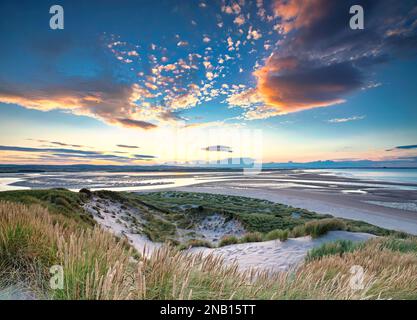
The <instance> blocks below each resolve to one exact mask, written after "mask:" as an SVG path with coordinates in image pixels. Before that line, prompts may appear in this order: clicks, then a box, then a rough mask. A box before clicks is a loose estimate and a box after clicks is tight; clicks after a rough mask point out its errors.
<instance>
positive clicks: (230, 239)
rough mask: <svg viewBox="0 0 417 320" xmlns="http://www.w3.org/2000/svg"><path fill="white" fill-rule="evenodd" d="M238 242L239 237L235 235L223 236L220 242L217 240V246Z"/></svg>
mask: <svg viewBox="0 0 417 320" xmlns="http://www.w3.org/2000/svg"><path fill="white" fill-rule="evenodd" d="M236 243H239V239H238V238H237V237H235V236H224V237H223V238H222V239H221V240H220V242H219V247H224V246H228V245H231V244H236Z"/></svg>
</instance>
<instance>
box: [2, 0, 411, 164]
mask: <svg viewBox="0 0 417 320" xmlns="http://www.w3.org/2000/svg"><path fill="white" fill-rule="evenodd" d="M54 4H59V5H61V6H62V7H63V9H64V29H63V30H60V29H56V30H52V29H51V28H50V25H49V20H50V18H51V17H52V14H50V13H49V9H50V7H51V6H52V5H54ZM354 4H359V5H361V6H362V7H363V10H364V29H363V30H361V29H357V30H352V29H351V28H350V27H349V21H350V19H351V17H352V14H350V13H349V9H350V7H351V6H352V5H354ZM0 34H1V35H2V43H1V45H0V50H1V56H0V57H1V59H0V163H3V164H78V163H89V164H123V165H125V164H136V165H151V164H193V163H197V162H206V161H213V160H217V159H226V158H234V159H240V158H251V159H255V160H256V161H259V162H288V161H295V162H308V161H317V160H336V161H347V160H349V161H350V160H363V159H368V160H375V161H386V160H395V161H398V163H400V164H402V165H405V166H408V165H410V166H412V165H413V166H417V130H416V124H417V81H416V80H415V75H416V74H417V1H415V0H413V1H412V0H404V1H394V0H381V1H373V0H367V1H365V0H364V1H362V0H355V1H351V0H342V1H334V0H333V1H332V0H270V1H267V0H252V1H249V0H232V1H229V0H218V1H217V0H210V1H208V0H187V1H185V0H182V1H175V0H158V1H156V0H153V1H147V0H143V1H139V0H136V1H128V0H121V1H110V0H103V1H93V0H91V1H75V0H72V1H59V2H55V1H54V2H51V1H9V0H6V1H5V0H3V1H1V3H0Z"/></svg>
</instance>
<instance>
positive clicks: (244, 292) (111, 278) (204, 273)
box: [0, 202, 417, 299]
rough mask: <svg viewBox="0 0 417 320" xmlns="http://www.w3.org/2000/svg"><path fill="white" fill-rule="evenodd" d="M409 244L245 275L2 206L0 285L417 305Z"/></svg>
mask: <svg viewBox="0 0 417 320" xmlns="http://www.w3.org/2000/svg"><path fill="white" fill-rule="evenodd" d="M389 241H391V242H389ZM404 241H406V242H404V243H398V242H397V240H395V242H393V241H392V240H389V239H388V240H387V238H378V239H374V240H371V241H369V242H367V243H366V244H364V245H363V246H361V247H360V248H357V249H356V250H354V251H352V252H339V251H340V250H339V251H338V253H337V254H336V255H326V256H323V257H317V259H314V260H312V261H310V262H306V263H304V264H303V265H301V266H300V267H299V268H298V269H297V270H293V271H289V272H281V273H274V274H272V273H268V272H266V271H265V272H257V271H255V270H248V271H245V272H241V271H239V269H238V266H237V265H235V264H232V265H227V266H226V265H225V264H224V262H223V260H222V259H221V258H219V257H217V256H214V255H206V256H204V255H203V254H194V255H191V254H190V253H187V251H179V250H177V249H176V248H174V247H172V246H163V247H161V248H160V249H158V250H156V251H154V252H153V253H152V254H151V255H150V256H146V258H145V255H140V254H137V253H136V252H134V250H133V249H131V248H129V245H128V243H127V241H126V240H120V239H118V238H116V237H114V236H113V235H112V234H111V233H109V232H107V231H104V230H102V229H100V228H98V227H91V228H89V229H86V230H85V229H82V228H81V229H80V228H79V227H77V222H75V221H73V220H71V219H70V218H68V217H66V216H62V217H60V218H57V216H56V215H53V219H52V218H51V215H50V214H49V213H48V211H47V210H46V209H45V208H42V207H40V206H25V205H21V204H15V203H13V204H12V203H7V202H0V262H1V263H0V286H3V287H6V289H7V288H11V287H12V288H15V287H22V286H23V287H24V288H25V290H26V291H29V292H30V296H32V297H36V298H38V299H416V298H417V290H416V288H417V254H416V252H415V251H414V250H413V248H415V244H416V240H415V238H410V239H407V240H404ZM52 265H61V266H62V267H63V270H64V288H63V289H57V290H52V289H51V288H50V286H49V279H50V276H51V275H50V274H49V268H50V267H51V266H52ZM352 266H361V267H363V270H364V275H363V289H361V290H353V289H352V288H351V285H350V281H351V276H352V275H351V273H350V268H351V267H352ZM0 290H1V292H8V291H7V290H2V288H0Z"/></svg>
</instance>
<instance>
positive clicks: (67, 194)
mask: <svg viewBox="0 0 417 320" xmlns="http://www.w3.org/2000/svg"><path fill="white" fill-rule="evenodd" d="M87 199H88V197H87V196H86V195H85V194H84V193H78V192H72V191H69V190H66V189H49V190H19V191H4V192H0V200H4V201H9V202H14V203H23V204H26V205H31V204H38V205H41V206H42V207H44V208H47V209H48V210H49V212H50V213H52V214H60V215H64V216H66V217H69V218H71V219H74V220H76V221H78V222H80V223H81V225H84V226H86V225H89V226H93V225H94V224H95V221H94V219H93V217H92V216H91V215H90V214H88V213H87V212H85V211H84V209H83V208H82V204H83V203H84V202H85V201H86V200H87Z"/></svg>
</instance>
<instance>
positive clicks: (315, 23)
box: [229, 0, 417, 118]
mask: <svg viewBox="0 0 417 320" xmlns="http://www.w3.org/2000/svg"><path fill="white" fill-rule="evenodd" d="M354 4H361V5H362V6H363V8H364V11H365V15H366V28H365V29H364V30H351V29H350V28H349V20H350V18H351V15H350V14H349V8H350V6H351V5H354ZM273 9H274V13H275V19H276V24H275V27H274V29H275V30H277V32H279V33H280V34H281V36H282V39H281V40H279V46H277V49H276V50H275V51H274V52H273V53H272V55H271V56H269V58H268V59H266V61H265V62H264V64H263V65H262V66H260V67H258V68H257V69H256V70H255V72H254V76H255V78H256V80H257V85H256V87H254V88H252V89H253V90H252V91H248V92H249V93H250V94H251V96H252V97H256V99H255V101H256V103H257V104H258V105H257V106H255V107H252V108H251V109H250V110H249V111H248V110H246V111H245V116H246V117H247V118H267V117H270V116H276V115H282V114H288V113H292V112H299V111H303V110H307V109H313V108H319V107H328V106H332V105H335V104H340V103H343V102H345V101H346V99H347V98H348V96H349V95H350V94H352V93H354V92H356V91H359V90H360V89H364V88H365V89H366V88H371V87H372V86H370V85H369V84H370V83H372V79H370V77H369V75H370V74H374V69H375V68H376V67H377V66H378V65H380V64H382V63H386V62H387V61H390V60H392V59H394V58H398V57H412V56H413V55H414V54H416V53H417V24H416V23H415V21H416V19H417V9H416V5H415V2H414V1H407V0H406V1H394V0H386V1H372V0H363V1H360V2H359V3H357V1H354V0H346V1H333V0H311V1H304V0H275V1H274V2H273ZM254 31H256V30H254V29H253V28H250V29H249V34H248V39H249V38H253V39H256V37H257V36H255V35H254V34H253V32H254ZM248 90H249V89H248ZM230 100H231V101H232V102H234V105H239V104H237V103H236V100H242V99H239V97H238V96H233V97H232V98H230V97H229V101H230ZM246 101H249V102H250V100H248V99H246ZM229 103H230V102H229ZM240 106H243V107H245V108H247V107H248V106H247V105H246V104H245V105H242V104H240ZM262 114H264V116H262Z"/></svg>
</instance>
